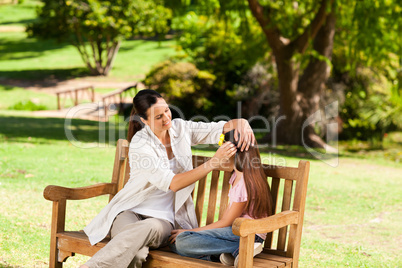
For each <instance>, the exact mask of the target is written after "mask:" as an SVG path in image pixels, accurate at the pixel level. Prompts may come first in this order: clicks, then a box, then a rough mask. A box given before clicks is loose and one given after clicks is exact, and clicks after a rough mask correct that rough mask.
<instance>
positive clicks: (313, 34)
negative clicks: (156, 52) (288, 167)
mask: <svg viewBox="0 0 402 268" xmlns="http://www.w3.org/2000/svg"><path fill="white" fill-rule="evenodd" d="M399 2H400V1H395V0H379V1H371V0H361V1H345V0H337V1H334V0H320V1H315V0H304V1H283V0H270V1H266V0H247V1H246V3H245V2H244V1H234V0H233V1H222V0H221V1H219V0H204V1H197V7H198V8H199V10H201V12H210V13H212V14H214V13H217V11H216V10H217V9H220V10H219V13H220V14H223V17H224V16H225V14H226V13H227V11H228V10H233V9H234V8H235V9H237V10H238V11H240V12H239V13H238V14H239V16H241V17H244V16H245V14H247V12H251V13H252V15H253V16H254V18H255V19H256V21H258V23H259V25H260V28H261V31H262V33H263V34H264V35H265V38H266V41H267V43H268V44H269V47H270V50H271V51H272V55H273V57H274V59H275V63H276V69H277V75H278V80H279V91H280V97H279V105H280V115H281V116H282V117H280V118H281V119H280V120H279V123H278V124H277V126H276V127H277V140H278V141H279V142H284V143H288V144H303V143H306V144H308V145H309V146H314V147H323V148H329V147H327V145H326V144H325V142H324V141H323V140H322V139H321V138H320V137H319V136H318V135H317V133H316V132H315V129H314V126H313V125H307V126H304V123H305V122H307V121H306V120H307V119H308V118H310V117H311V116H313V115H314V114H315V112H317V111H318V110H319V109H320V108H322V106H323V101H322V100H323V96H324V94H323V92H324V90H325V88H326V84H325V83H326V82H327V80H328V77H329V76H330V74H331V67H332V63H331V61H332V56H333V51H334V50H333V48H334V45H336V46H337V47H336V52H337V57H338V58H339V54H343V55H342V59H343V60H344V62H341V63H339V61H336V62H335V64H338V65H337V67H339V64H341V65H342V69H343V70H344V71H345V72H349V73H351V74H352V73H353V72H354V71H355V70H356V68H357V66H359V65H362V66H368V67H374V68H375V69H376V70H381V69H386V70H387V71H386V72H385V73H386V74H385V75H386V76H387V77H388V79H389V80H391V81H393V83H394V84H396V85H397V87H399V88H401V81H399V80H401V77H402V75H401V73H402V72H401V63H402V60H401V59H402V57H401V56H402V48H401V36H402V35H401V34H400V33H401V18H402V16H401V13H402V7H401V4H400V3H399ZM207 7H214V8H213V10H212V11H211V8H207ZM335 37H337V38H336V39H335ZM334 42H336V43H334ZM398 55H399V56H398ZM398 57H399V62H400V63H399V64H398V60H396V61H395V58H398ZM395 62H397V64H395ZM398 66H399V71H398V70H396V69H398ZM381 71H382V70H381ZM398 92H400V90H399V91H398ZM398 94H399V95H400V94H401V93H398ZM394 99H395V98H394ZM384 114H385V113H384Z"/></svg>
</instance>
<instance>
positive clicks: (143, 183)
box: [84, 119, 226, 245]
mask: <svg viewBox="0 0 402 268" xmlns="http://www.w3.org/2000/svg"><path fill="white" fill-rule="evenodd" d="M225 123H226V122H225V121H220V122H213V123H203V122H193V121H185V120H182V119H174V120H172V127H171V128H170V129H169V135H170V142H171V145H172V151H173V154H174V155H175V157H176V160H177V162H178V163H179V165H180V166H181V167H182V168H183V172H186V171H189V170H191V169H193V165H192V152H191V146H192V145H196V144H217V143H218V141H219V136H220V134H222V131H223V126H224V124H225ZM129 163H130V179H129V181H128V182H127V184H126V185H125V186H124V188H123V189H121V190H120V191H119V192H118V193H117V194H116V195H115V196H114V198H113V199H112V200H111V201H110V203H109V204H108V205H107V206H106V207H104V208H103V209H102V211H101V212H100V213H99V214H98V215H97V216H96V217H95V218H94V219H93V220H92V221H91V223H90V224H88V225H87V226H86V227H85V228H84V231H85V233H86V234H87V235H88V237H89V241H90V242H91V244H92V245H94V244H96V243H98V242H99V241H101V240H102V239H103V238H105V237H106V235H107V234H108V232H109V230H110V227H111V225H112V223H113V221H114V219H115V217H116V216H117V215H118V214H119V213H120V212H122V211H125V210H129V209H133V208H135V207H136V206H138V205H139V204H141V203H142V202H143V201H144V200H145V199H146V197H147V196H148V195H150V194H151V193H152V192H154V191H155V190H161V191H164V192H167V191H169V187H170V183H171V181H172V179H173V177H174V175H175V173H174V172H173V171H172V170H171V169H170V164H169V159H168V156H167V153H166V148H165V146H164V145H163V144H162V143H161V142H160V141H159V139H158V138H157V137H156V136H155V134H154V133H153V132H152V130H151V129H150V128H149V127H148V126H145V127H144V128H143V129H141V130H140V131H138V132H137V133H136V134H135V135H134V137H133V138H132V140H131V143H130V148H129ZM193 189H194V184H192V185H190V186H187V187H186V188H183V189H181V190H180V191H177V192H176V194H175V208H174V211H175V225H176V226H175V227H176V228H178V226H181V227H182V228H184V229H192V228H196V227H198V223H197V218H196V214H195V210H194V204H193V200H192V198H191V192H192V190H193Z"/></svg>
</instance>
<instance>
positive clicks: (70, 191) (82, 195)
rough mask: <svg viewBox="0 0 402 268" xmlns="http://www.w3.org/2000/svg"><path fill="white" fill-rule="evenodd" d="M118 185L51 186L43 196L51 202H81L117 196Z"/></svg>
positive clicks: (44, 191)
mask: <svg viewBox="0 0 402 268" xmlns="http://www.w3.org/2000/svg"><path fill="white" fill-rule="evenodd" d="M116 192H117V184H116V183H99V184H95V185H91V186H85V187H79V188H67V187H61V186H56V185H49V186H47V187H46V188H45V190H43V196H44V197H45V199H47V200H50V201H60V200H63V199H65V200H81V199H87V198H91V197H96V196H101V195H105V194H115V193H116Z"/></svg>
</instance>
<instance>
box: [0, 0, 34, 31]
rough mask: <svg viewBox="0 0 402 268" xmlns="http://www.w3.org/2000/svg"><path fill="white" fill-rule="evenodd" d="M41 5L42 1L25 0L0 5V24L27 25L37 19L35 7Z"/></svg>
mask: <svg viewBox="0 0 402 268" xmlns="http://www.w3.org/2000/svg"><path fill="white" fill-rule="evenodd" d="M39 5H41V2H40V1H36V0H25V1H24V2H23V3H22V4H17V5H11V4H6V5H0V14H1V16H0V25H4V26H7V25H18V26H25V25H26V24H27V23H31V22H33V21H34V20H35V19H36V12H35V8H36V7H37V6H39Z"/></svg>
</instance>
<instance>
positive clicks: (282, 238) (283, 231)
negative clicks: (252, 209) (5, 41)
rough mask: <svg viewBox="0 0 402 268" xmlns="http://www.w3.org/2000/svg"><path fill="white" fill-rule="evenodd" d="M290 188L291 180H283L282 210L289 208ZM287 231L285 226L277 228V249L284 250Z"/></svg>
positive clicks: (291, 185) (291, 186)
mask: <svg viewBox="0 0 402 268" xmlns="http://www.w3.org/2000/svg"><path fill="white" fill-rule="evenodd" d="M292 188H293V181H292V180H285V189H284V193H283V199H282V211H286V210H289V209H290V203H291V200H292ZM287 231H288V227H287V226H285V227H283V228H281V229H279V234H278V246H277V249H280V250H285V245H286V234H287Z"/></svg>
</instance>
